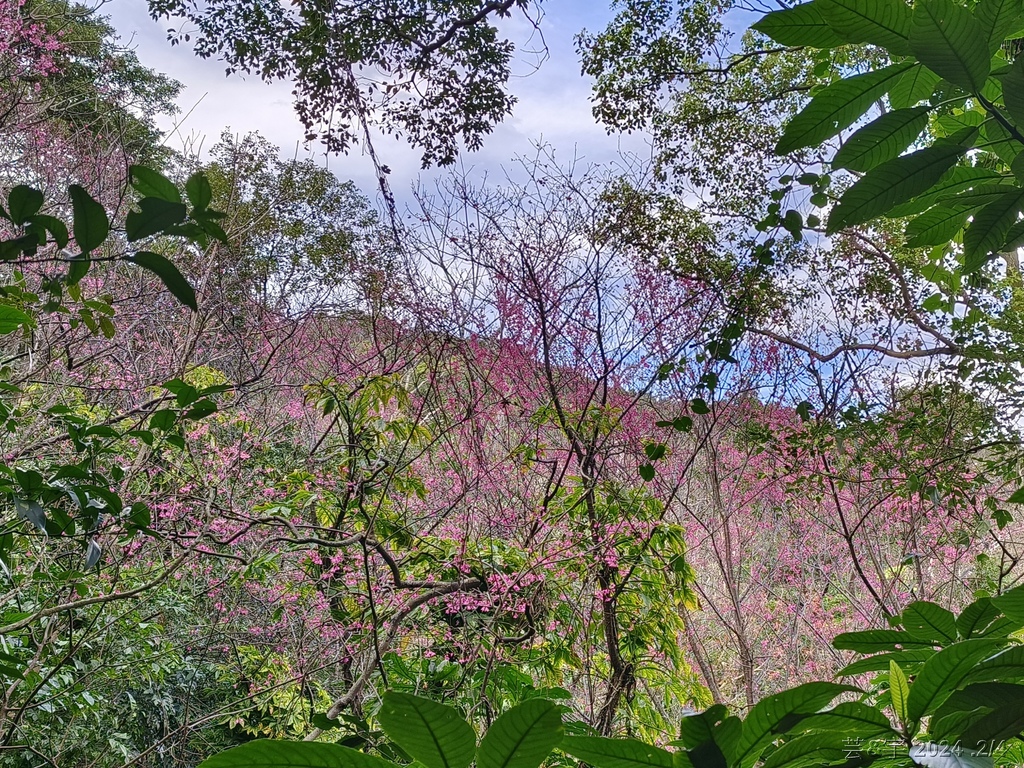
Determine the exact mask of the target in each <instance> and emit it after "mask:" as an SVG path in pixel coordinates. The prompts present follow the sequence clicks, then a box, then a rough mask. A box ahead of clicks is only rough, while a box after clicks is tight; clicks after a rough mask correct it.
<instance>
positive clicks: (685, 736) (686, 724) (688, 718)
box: [679, 704, 728, 749]
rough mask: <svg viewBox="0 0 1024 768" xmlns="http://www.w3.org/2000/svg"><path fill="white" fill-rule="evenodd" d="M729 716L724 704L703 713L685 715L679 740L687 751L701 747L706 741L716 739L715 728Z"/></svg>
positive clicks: (680, 727)
mask: <svg viewBox="0 0 1024 768" xmlns="http://www.w3.org/2000/svg"><path fill="white" fill-rule="evenodd" d="M727 714H728V710H727V709H726V707H725V705H724V704H715V705H713V706H711V707H708V708H707V709H705V710H704V711H703V712H694V713H692V714H686V715H683V719H682V722H681V724H680V726H679V740H680V741H681V742H682V743H683V746H685V747H686V748H687V749H694V748H696V747H699V746H700V745H701V744H703V743H704V742H706V741H709V740H711V739H714V737H715V726H717V725H718V723H720V722H721V721H722V720H724V719H725V717H726V715H727Z"/></svg>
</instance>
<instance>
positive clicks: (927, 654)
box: [836, 648, 935, 677]
mask: <svg viewBox="0 0 1024 768" xmlns="http://www.w3.org/2000/svg"><path fill="white" fill-rule="evenodd" d="M934 655H935V651H934V650H932V649H931V648H913V649H911V650H909V651H893V652H890V653H879V654H876V655H874V656H867V657H865V658H863V659H857V660H856V661H854V662H852V663H850V664H847V665H846V666H845V667H843V668H842V669H840V670H839V671H838V672H836V677H853V676H854V675H863V674H865V673H867V672H882V671H884V670H886V669H888V668H889V661H890V660H892V661H895V662H896V663H897V664H899V665H900V666H901V667H903V668H904V669H907V670H910V669H913V667H914V666H915V665H919V664H923V663H924V662H926V661H928V659H930V658H931V657H932V656H934Z"/></svg>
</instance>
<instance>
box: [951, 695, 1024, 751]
mask: <svg viewBox="0 0 1024 768" xmlns="http://www.w3.org/2000/svg"><path fill="white" fill-rule="evenodd" d="M1018 687H1020V686H1018ZM1022 691H1024V689H1022ZM992 705H993V706H994V707H995V709H994V711H992V712H990V713H989V714H988V715H986V716H985V717H983V718H981V719H980V720H978V721H976V722H974V723H972V724H971V726H970V727H969V728H967V729H966V730H964V731H963V732H962V733H961V734H960V741H962V742H963V744H964V746H965V747H967V748H968V749H980V750H986V749H987V748H988V747H989V746H990V745H992V744H998V743H1000V742H1002V741H1006V740H1007V739H1013V738H1018V737H1019V736H1020V735H1021V733H1024V698H1021V696H1020V695H1019V694H1018V696H1017V698H1015V699H1012V700H1007V699H1002V700H1000V699H996V700H993V701H992Z"/></svg>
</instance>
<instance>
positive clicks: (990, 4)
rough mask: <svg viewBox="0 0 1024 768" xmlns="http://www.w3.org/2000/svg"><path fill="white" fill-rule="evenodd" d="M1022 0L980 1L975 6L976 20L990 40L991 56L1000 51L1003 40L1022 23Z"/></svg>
mask: <svg viewBox="0 0 1024 768" xmlns="http://www.w3.org/2000/svg"><path fill="white" fill-rule="evenodd" d="M1021 12H1022V8H1021V0H979V2H978V4H977V5H976V6H974V18H976V19H977V20H978V23H979V24H981V29H982V31H983V32H984V34H985V38H986V39H987V40H988V50H989V53H990V54H993V53H995V52H996V51H998V50H999V46H1000V45H1002V42H1003V39H1004V38H1005V37H1006V35H1007V34H1008V33H1009V32H1010V30H1011V29H1013V27H1014V25H1015V24H1016V23H1018V22H1019V21H1020V17H1021Z"/></svg>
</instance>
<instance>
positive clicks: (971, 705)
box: [928, 683, 1024, 741]
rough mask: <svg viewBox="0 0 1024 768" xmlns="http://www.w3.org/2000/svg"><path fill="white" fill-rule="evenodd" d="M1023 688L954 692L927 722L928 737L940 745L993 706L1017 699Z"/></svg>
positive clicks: (986, 686)
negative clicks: (940, 742)
mask: <svg viewBox="0 0 1024 768" xmlns="http://www.w3.org/2000/svg"><path fill="white" fill-rule="evenodd" d="M1022 692H1024V686H1019V685H1013V684H1012V683H975V684H974V685H968V686H967V687H966V688H962V689H960V690H959V691H956V692H954V693H953V694H951V695H950V696H949V698H947V699H946V701H945V702H943V704H942V706H940V707H938V708H937V709H936V710H935V712H934V714H932V716H931V717H930V718H929V719H928V736H929V738H930V739H931V740H932V741H941V740H944V739H949V737H951V736H952V737H953V739H952V740H954V741H955V740H956V738H957V737H958V736H959V734H960V733H961V732H962V731H964V730H965V729H967V728H969V727H970V726H971V725H972V724H973V723H976V722H977V721H978V720H980V719H982V718H983V717H985V715H986V714H988V713H989V712H990V711H991V710H992V706H993V702H996V701H1005V700H1006V699H1007V698H1019V697H1020V695H1021V693H1022Z"/></svg>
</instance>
